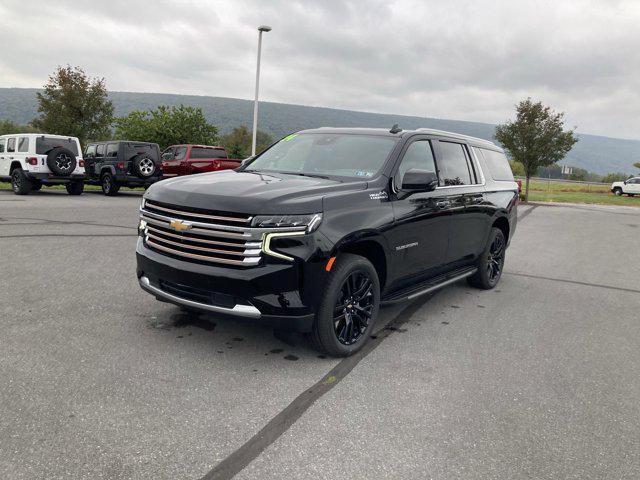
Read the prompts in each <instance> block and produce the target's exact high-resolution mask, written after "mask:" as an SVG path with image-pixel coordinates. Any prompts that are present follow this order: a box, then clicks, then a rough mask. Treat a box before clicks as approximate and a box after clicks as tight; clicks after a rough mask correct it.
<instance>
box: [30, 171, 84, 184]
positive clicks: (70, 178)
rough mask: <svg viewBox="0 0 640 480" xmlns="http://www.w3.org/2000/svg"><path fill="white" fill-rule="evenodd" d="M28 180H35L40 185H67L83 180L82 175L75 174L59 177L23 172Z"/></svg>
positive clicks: (49, 174)
mask: <svg viewBox="0 0 640 480" xmlns="http://www.w3.org/2000/svg"><path fill="white" fill-rule="evenodd" d="M25 173H26V175H27V178H28V179H29V180H37V181H39V182H42V183H69V182H79V181H81V180H82V181H83V180H84V179H85V175H84V173H76V174H71V175H65V176H60V175H56V174H55V173H36V172H25Z"/></svg>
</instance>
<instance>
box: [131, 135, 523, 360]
mask: <svg viewBox="0 0 640 480" xmlns="http://www.w3.org/2000/svg"><path fill="white" fill-rule="evenodd" d="M517 198H518V186H517V184H516V183H515V182H514V179H513V175H512V173H511V169H510V167H509V163H508V162H507V159H506V157H505V155H504V153H503V151H502V150H501V149H500V148H499V147H497V146H496V145H494V144H493V143H491V142H488V141H486V140H481V139H477V138H472V137H467V136H463V135H457V134H454V133H447V132H441V131H437V130H428V129H418V130H412V131H402V130H400V129H397V128H394V129H391V130H390V131H387V130H382V129H341V128H319V129H314V130H305V131H301V132H298V133H295V134H292V135H289V136H287V137H285V138H284V139H282V140H281V141H279V142H278V143H276V144H274V145H273V146H271V147H270V148H269V149H267V150H266V151H264V152H263V153H261V154H259V155H257V156H256V157H254V158H253V159H252V160H250V161H248V162H245V163H244V164H243V165H242V166H241V167H240V168H239V169H237V170H226V171H224V172H217V173H211V174H202V175H198V176H195V177H194V176H191V177H179V178H173V179H168V180H165V181H163V182H161V183H160V184H158V185H154V186H152V187H151V188H150V189H149V190H148V191H147V192H146V193H145V194H144V197H143V200H142V205H141V216H140V225H139V235H140V236H139V238H138V243H137V252H136V253H137V275H138V279H139V283H140V286H141V287H142V288H143V289H144V290H146V291H147V292H149V293H151V294H153V295H155V296H156V298H157V299H158V300H161V301H165V302H170V303H174V304H176V305H179V306H181V307H183V308H184V309H191V310H195V311H204V312H213V313H216V314H222V315H230V316H233V317H244V318H250V319H256V320H259V321H260V323H262V324H270V325H272V326H274V327H275V328H277V329H287V330H295V331H299V332H310V333H311V338H312V339H313V341H314V343H315V344H316V346H317V347H318V348H319V349H320V350H321V351H324V352H327V353H329V354H331V355H336V356H342V355H350V354H352V353H354V352H355V351H356V350H358V349H359V348H361V347H362V346H363V344H364V343H365V342H366V341H367V338H369V336H370V333H371V331H372V328H373V325H374V323H375V320H376V318H377V316H378V308H379V306H380V305H381V304H390V303H395V302H401V301H406V300H413V299H415V298H417V297H420V296H421V295H425V294H427V293H430V292H433V291H434V290H437V289H439V288H441V287H444V286H445V285H449V284H451V283H454V282H456V281H458V280H461V279H467V280H468V281H469V283H470V284H471V285H473V286H475V287H478V288H481V289H491V288H493V287H495V286H496V284H497V283H498V281H499V280H500V276H501V274H502V269H503V265H504V260H505V250H506V248H507V246H508V245H509V242H510V241H511V239H512V238H513V235H514V232H515V228H516V213H517V212H516V210H517V204H518V200H517Z"/></svg>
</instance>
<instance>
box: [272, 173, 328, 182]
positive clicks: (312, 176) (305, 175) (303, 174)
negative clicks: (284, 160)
mask: <svg viewBox="0 0 640 480" xmlns="http://www.w3.org/2000/svg"><path fill="white" fill-rule="evenodd" d="M282 173H285V174H287V175H299V176H300V177H311V178H324V179H325V180H329V177H328V176H326V175H320V174H317V173H302V172H282Z"/></svg>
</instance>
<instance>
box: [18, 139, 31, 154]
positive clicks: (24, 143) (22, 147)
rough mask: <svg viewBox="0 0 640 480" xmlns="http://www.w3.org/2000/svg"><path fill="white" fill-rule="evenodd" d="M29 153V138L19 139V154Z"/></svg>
mask: <svg viewBox="0 0 640 480" xmlns="http://www.w3.org/2000/svg"><path fill="white" fill-rule="evenodd" d="M28 151H29V137H20V138H19V139H18V152H21V153H26V152H28Z"/></svg>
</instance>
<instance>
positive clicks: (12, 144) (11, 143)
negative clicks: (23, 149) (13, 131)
mask: <svg viewBox="0 0 640 480" xmlns="http://www.w3.org/2000/svg"><path fill="white" fill-rule="evenodd" d="M15 151H16V139H15V138H10V139H9V140H7V152H9V153H13V152H15Z"/></svg>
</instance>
